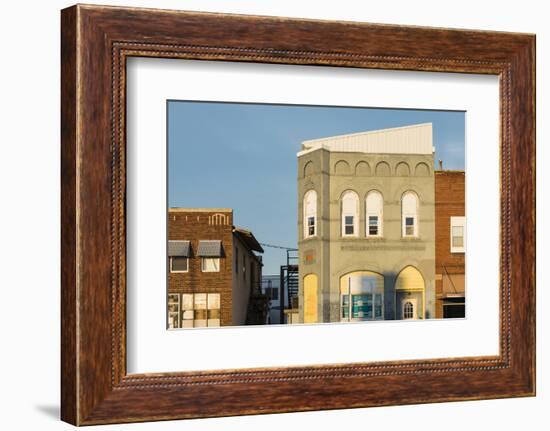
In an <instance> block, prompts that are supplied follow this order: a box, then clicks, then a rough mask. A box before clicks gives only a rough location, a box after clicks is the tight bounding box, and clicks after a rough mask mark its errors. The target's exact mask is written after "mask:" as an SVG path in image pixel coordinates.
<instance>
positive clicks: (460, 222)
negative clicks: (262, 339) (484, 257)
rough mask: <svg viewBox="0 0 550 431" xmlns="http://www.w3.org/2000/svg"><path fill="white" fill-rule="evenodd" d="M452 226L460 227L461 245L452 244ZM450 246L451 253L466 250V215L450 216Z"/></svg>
mask: <svg viewBox="0 0 550 431" xmlns="http://www.w3.org/2000/svg"><path fill="white" fill-rule="evenodd" d="M453 227H461V228H462V247H459V246H453ZM449 234H450V240H449V243H450V247H451V253H465V252H466V217H464V216H452V217H451V221H450V229H449Z"/></svg>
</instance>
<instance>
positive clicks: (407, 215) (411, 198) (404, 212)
mask: <svg viewBox="0 0 550 431" xmlns="http://www.w3.org/2000/svg"><path fill="white" fill-rule="evenodd" d="M401 225H402V234H403V237H417V236H418V196H416V193H414V192H410V191H409V192H406V193H405V194H404V195H403V197H402V199H401Z"/></svg>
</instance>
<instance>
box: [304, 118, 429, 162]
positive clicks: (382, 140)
mask: <svg viewBox="0 0 550 431" xmlns="http://www.w3.org/2000/svg"><path fill="white" fill-rule="evenodd" d="M319 149H324V150H327V151H332V152H343V153H368V154H430V155H431V154H433V153H434V152H435V148H434V146H433V143H432V123H423V124H413V125H410V126H403V127H393V128H391V129H380V130H370V131H367V132H358V133H350V134H347V135H338V136H329V137H326V138H320V139H311V140H308V141H303V142H302V149H301V150H300V151H299V152H298V154H297V156H298V157H300V156H303V155H304V154H308V153H311V152H313V151H316V150H319Z"/></svg>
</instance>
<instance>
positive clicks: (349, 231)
mask: <svg viewBox="0 0 550 431" xmlns="http://www.w3.org/2000/svg"><path fill="white" fill-rule="evenodd" d="M344 234H345V235H353V234H354V223H353V216H346V217H345V218H344Z"/></svg>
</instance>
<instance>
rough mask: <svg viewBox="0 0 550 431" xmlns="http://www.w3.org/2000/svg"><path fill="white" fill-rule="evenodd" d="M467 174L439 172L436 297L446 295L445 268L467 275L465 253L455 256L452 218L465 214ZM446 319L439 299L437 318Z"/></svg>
mask: <svg viewBox="0 0 550 431" xmlns="http://www.w3.org/2000/svg"><path fill="white" fill-rule="evenodd" d="M465 178H466V177H465V174H464V171H436V172H435V273H436V298H437V297H438V296H439V295H441V294H442V290H443V282H442V280H441V276H442V275H443V272H444V270H443V267H444V266H445V268H446V269H447V271H448V272H449V273H451V274H453V273H454V274H464V273H465V259H464V253H451V217H452V216H464V215H465V214H466V213H465ZM442 317H443V301H442V300H440V299H438V300H436V318H442Z"/></svg>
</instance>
